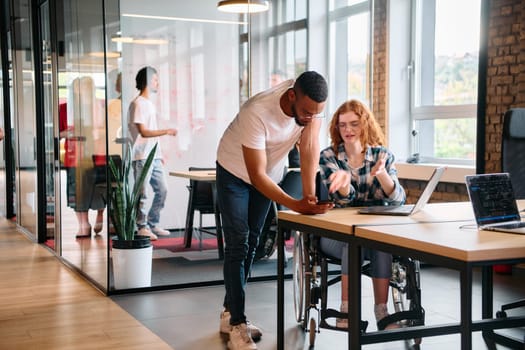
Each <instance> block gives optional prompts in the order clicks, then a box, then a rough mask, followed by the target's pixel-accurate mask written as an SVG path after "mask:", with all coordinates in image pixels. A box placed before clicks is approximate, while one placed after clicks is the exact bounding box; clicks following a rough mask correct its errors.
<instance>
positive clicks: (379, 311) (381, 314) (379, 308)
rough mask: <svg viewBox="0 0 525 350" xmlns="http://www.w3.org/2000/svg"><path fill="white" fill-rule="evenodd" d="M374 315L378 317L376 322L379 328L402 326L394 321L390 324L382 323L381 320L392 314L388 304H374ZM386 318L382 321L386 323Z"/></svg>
mask: <svg viewBox="0 0 525 350" xmlns="http://www.w3.org/2000/svg"><path fill="white" fill-rule="evenodd" d="M374 315H375V317H376V322H377V328H378V329H381V328H383V327H384V328H383V329H396V328H400V327H401V326H400V325H399V324H398V323H397V322H393V323H389V324H381V325H380V322H381V321H382V320H383V319H384V318H385V317H388V316H390V314H389V313H388V308H387V306H386V304H378V305H374ZM385 321H386V320H384V321H382V322H381V323H384V322H385Z"/></svg>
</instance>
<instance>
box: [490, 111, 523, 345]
mask: <svg viewBox="0 0 525 350" xmlns="http://www.w3.org/2000/svg"><path fill="white" fill-rule="evenodd" d="M501 170H502V171H504V172H508V173H509V174H510V178H511V181H512V187H513V189H514V195H515V196H516V199H523V198H525V108H513V109H509V110H508V111H507V112H505V114H504V115H503V134H502V138H501ZM520 307H525V299H521V300H518V301H515V302H512V303H508V304H504V305H502V306H501V310H500V311H497V312H496V317H497V318H504V317H507V313H506V311H507V310H511V309H516V308H520ZM524 342H525V340H524ZM514 345H516V344H514ZM509 346H510V344H509ZM517 346H518V347H519V346H520V344H519V343H518V344H517ZM521 346H523V343H522V344H521Z"/></svg>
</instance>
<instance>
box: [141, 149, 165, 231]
mask: <svg viewBox="0 0 525 350" xmlns="http://www.w3.org/2000/svg"><path fill="white" fill-rule="evenodd" d="M145 163H146V161H145V160H134V161H133V170H134V172H135V179H138V178H139V176H140V174H141V173H142V169H144V164H145ZM148 184H150V185H151V188H152V189H153V201H152V202H151V208H150V209H149V211H147V209H146V201H147V197H146V193H147V191H146V186H147V185H148ZM141 191H142V197H141V199H140V202H139V207H138V208H137V226H138V228H139V229H140V228H142V227H148V226H149V227H155V226H158V224H159V222H160V211H161V210H162V209H163V208H164V203H165V202H166V197H167V195H168V184H167V182H166V177H165V176H164V166H163V165H162V161H161V160H160V159H154V160H153V163H152V165H151V168H150V170H149V174H148V175H147V176H146V179H145V180H144V184H143V185H142V188H141Z"/></svg>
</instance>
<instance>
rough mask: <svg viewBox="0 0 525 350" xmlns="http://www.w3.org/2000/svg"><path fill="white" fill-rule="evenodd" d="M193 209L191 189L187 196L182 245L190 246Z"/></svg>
mask: <svg viewBox="0 0 525 350" xmlns="http://www.w3.org/2000/svg"><path fill="white" fill-rule="evenodd" d="M194 214H195V211H194V210H193V189H191V190H190V195H189V196H188V210H187V211H186V227H185V229H184V247H186V248H190V247H191V240H192V238H193V237H192V236H193V215H194Z"/></svg>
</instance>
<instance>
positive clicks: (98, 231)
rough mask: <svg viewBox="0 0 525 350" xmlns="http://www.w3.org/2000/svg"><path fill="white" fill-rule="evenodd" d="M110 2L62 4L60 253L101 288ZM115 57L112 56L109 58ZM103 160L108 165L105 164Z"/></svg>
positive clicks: (104, 245) (104, 267)
mask: <svg viewBox="0 0 525 350" xmlns="http://www.w3.org/2000/svg"><path fill="white" fill-rule="evenodd" d="M104 3H111V1H109V2H108V1H103V0H98V1H82V0H68V1H58V2H57V13H59V14H60V13H63V16H57V23H56V26H57V33H58V34H57V36H58V37H57V42H58V45H57V54H58V69H57V85H58V86H57V100H58V121H57V125H58V138H59V143H60V154H61V157H60V169H59V172H58V175H57V176H58V177H59V180H60V181H59V186H58V188H59V194H58V195H57V197H58V198H60V201H59V203H60V232H61V234H60V249H61V255H62V257H63V259H64V260H66V261H67V262H68V263H69V264H71V265H72V266H74V267H75V268H77V269H78V270H80V271H81V272H82V273H83V274H84V275H86V276H87V277H88V278H89V279H91V280H92V281H93V283H95V284H96V285H98V286H99V287H100V288H101V289H103V290H105V289H106V288H107V281H108V267H107V266H108V259H107V255H108V244H107V242H108V233H107V231H108V230H107V227H108V226H107V222H108V221H107V210H106V203H107V185H106V167H105V166H104V160H105V158H106V154H107V150H106V143H107V141H106V139H107V137H106V95H107V93H106V71H107V70H108V69H109V68H110V67H111V66H112V65H113V66H114V67H117V59H116V58H114V59H113V58H108V59H105V56H106V55H105V47H104V46H105V44H104V43H105V26H104V18H105V11H104ZM108 56H109V54H108ZM99 160H102V162H99Z"/></svg>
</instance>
